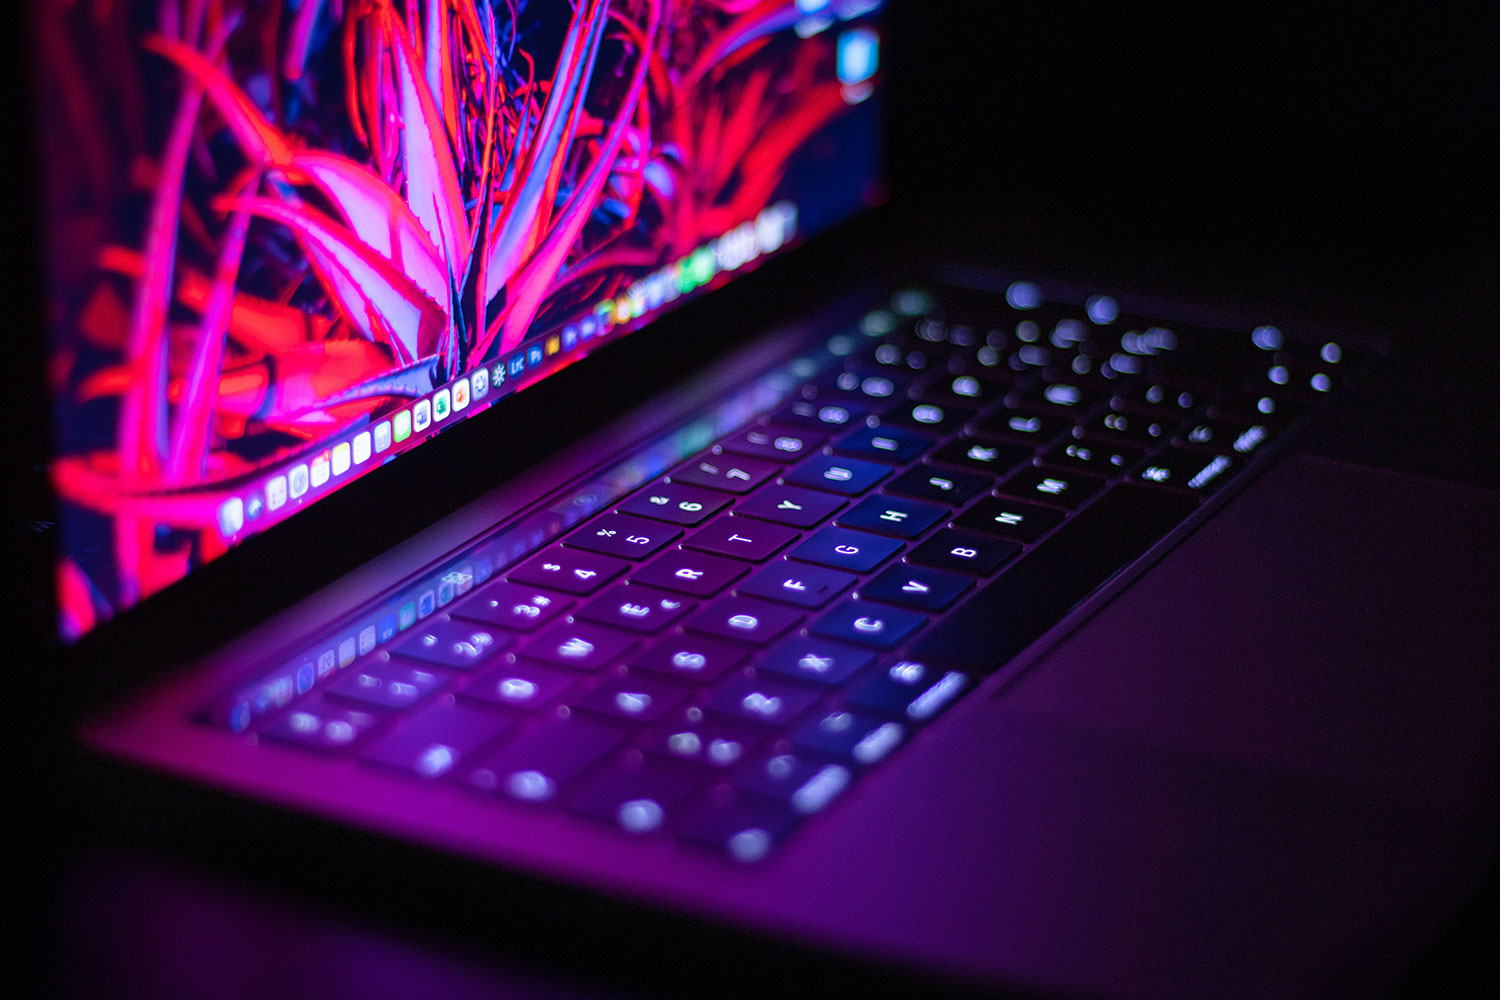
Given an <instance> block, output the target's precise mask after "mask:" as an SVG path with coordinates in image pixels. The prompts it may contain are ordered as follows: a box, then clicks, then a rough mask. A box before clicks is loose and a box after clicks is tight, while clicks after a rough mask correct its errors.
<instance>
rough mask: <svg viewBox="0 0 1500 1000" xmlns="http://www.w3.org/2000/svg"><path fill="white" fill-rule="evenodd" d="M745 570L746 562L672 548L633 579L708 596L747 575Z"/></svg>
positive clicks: (695, 594)
mask: <svg viewBox="0 0 1500 1000" xmlns="http://www.w3.org/2000/svg"><path fill="white" fill-rule="evenodd" d="M746 569H748V567H747V566H746V565H745V564H744V563H742V562H737V561H735V560H733V559H724V558H722V557H720V556H711V555H706V554H704V553H702V552H691V551H688V550H685V549H673V550H672V551H670V552H667V553H666V554H665V555H663V556H661V558H659V559H657V560H656V561H655V562H653V563H651V564H650V565H649V566H645V567H642V568H641V569H639V570H637V571H636V573H635V575H634V576H633V577H632V579H633V580H634V582H636V583H646V584H650V585H651V586H653V587H664V588H666V589H667V590H675V591H677V592H679V593H683V594H692V595H693V596H695V597H708V596H709V595H710V594H717V593H718V592H719V591H721V590H723V589H724V588H725V587H727V586H729V585H730V584H731V583H733V582H734V581H735V580H737V579H739V578H740V577H741V576H744V575H745V571H746Z"/></svg>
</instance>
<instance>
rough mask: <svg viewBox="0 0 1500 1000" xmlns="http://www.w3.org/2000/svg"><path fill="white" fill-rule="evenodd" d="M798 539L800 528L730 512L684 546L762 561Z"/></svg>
mask: <svg viewBox="0 0 1500 1000" xmlns="http://www.w3.org/2000/svg"><path fill="white" fill-rule="evenodd" d="M796 540H797V532H795V531H793V530H792V529H791V528H787V527H783V526H782V525H779V524H767V523H766V522H764V521H755V520H751V519H750V518H744V517H737V516H735V515H734V514H726V515H724V516H723V517H721V518H719V519H718V520H717V521H714V522H713V523H711V524H708V525H705V526H704V527H703V528H702V529H701V530H700V531H698V532H697V534H694V535H691V536H689V537H688V539H687V541H685V542H683V543H682V544H683V546H684V547H686V548H690V549H701V550H703V551H705V552H715V553H718V554H719V555H724V556H733V557H734V558H736V559H746V560H749V561H752V562H760V561H762V560H764V559H769V558H770V557H771V555H772V554H773V553H775V552H776V550H777V549H780V548H782V547H783V546H786V545H789V544H790V543H792V542H794V541H796Z"/></svg>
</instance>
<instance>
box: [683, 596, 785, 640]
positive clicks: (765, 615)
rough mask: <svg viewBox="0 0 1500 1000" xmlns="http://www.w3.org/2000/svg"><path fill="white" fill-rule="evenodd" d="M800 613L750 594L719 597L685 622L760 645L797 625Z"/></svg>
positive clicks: (717, 633) (693, 626)
mask: <svg viewBox="0 0 1500 1000" xmlns="http://www.w3.org/2000/svg"><path fill="white" fill-rule="evenodd" d="M801 619H802V613H801V612H800V611H797V610H795V609H793V608H789V607H787V606H786V605H784V604H772V603H770V602H769V601H758V600H756V599H754V598H752V597H720V598H719V599H718V600H716V601H714V602H713V603H712V604H709V605H707V606H705V607H703V608H701V609H699V611H698V613H697V614H695V615H693V616H692V617H691V618H689V619H688V620H687V622H685V624H686V626H687V627H688V628H692V629H697V630H698V631H700V632H708V633H709V634H711V635H718V636H723V637H725V638H728V639H735V640H738V641H741V642H750V643H754V644H755V645H757V646H763V645H765V644H766V643H768V642H770V641H771V640H772V639H775V638H776V637H777V636H779V635H780V634H781V633H783V632H785V631H786V630H787V629H789V628H791V627H792V626H793V625H795V624H797V622H799V621H800V620H801Z"/></svg>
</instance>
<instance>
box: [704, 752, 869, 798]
mask: <svg viewBox="0 0 1500 1000" xmlns="http://www.w3.org/2000/svg"><path fill="white" fill-rule="evenodd" d="M828 767H835V768H838V769H839V770H841V771H843V772H844V776H845V778H846V779H847V778H849V777H851V775H850V773H849V769H848V768H847V767H845V766H843V765H842V764H840V763H838V762H837V761H836V760H834V759H833V758H832V757H829V756H828V755H827V754H821V753H818V752H816V751H814V750H807V749H804V748H801V747H795V748H792V749H780V748H773V749H772V750H769V751H762V752H761V753H759V754H756V755H755V756H754V757H752V758H751V759H750V761H749V762H748V763H747V764H745V766H744V767H741V768H740V769H739V770H738V771H736V772H735V774H734V777H733V779H732V780H733V781H734V785H735V787H736V788H739V789H742V790H744V791H747V792H750V793H752V794H755V795H761V796H764V797H766V798H769V799H772V800H773V801H779V802H787V801H790V800H791V797H792V796H793V795H794V794H796V792H797V790H798V789H799V788H802V787H804V786H805V785H806V784H807V783H808V782H809V781H811V780H812V778H813V777H814V776H815V775H817V774H819V773H820V772H822V771H823V770H824V769H825V768H828ZM833 773H837V772H833ZM846 784H847V781H846Z"/></svg>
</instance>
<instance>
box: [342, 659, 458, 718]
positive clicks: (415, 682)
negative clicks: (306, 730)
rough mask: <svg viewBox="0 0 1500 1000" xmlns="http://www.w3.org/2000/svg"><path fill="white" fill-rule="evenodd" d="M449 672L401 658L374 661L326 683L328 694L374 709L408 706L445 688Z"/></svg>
mask: <svg viewBox="0 0 1500 1000" xmlns="http://www.w3.org/2000/svg"><path fill="white" fill-rule="evenodd" d="M449 676H451V675H449V674H447V673H445V672H440V671H437V670H431V669H428V668H426V667H424V666H421V665H418V664H412V663H406V662H403V661H400V660H386V661H383V662H382V661H380V660H375V661H373V662H370V663H367V664H365V665H364V666H363V667H360V668H356V669H355V670H352V671H350V672H349V673H347V674H345V675H344V676H343V677H340V678H339V679H338V680H336V681H334V682H333V684H331V685H329V687H328V693H329V695H332V696H336V697H339V698H344V699H347V700H349V701H357V702H361V703H362V704H365V705H374V706H375V707H376V708H410V707H411V706H412V705H415V704H416V703H417V702H419V701H421V700H422V699H423V698H426V697H427V696H428V695H430V694H432V693H433V692H435V691H437V690H438V689H440V688H442V687H445V686H446V685H447V683H448V678H449Z"/></svg>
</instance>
